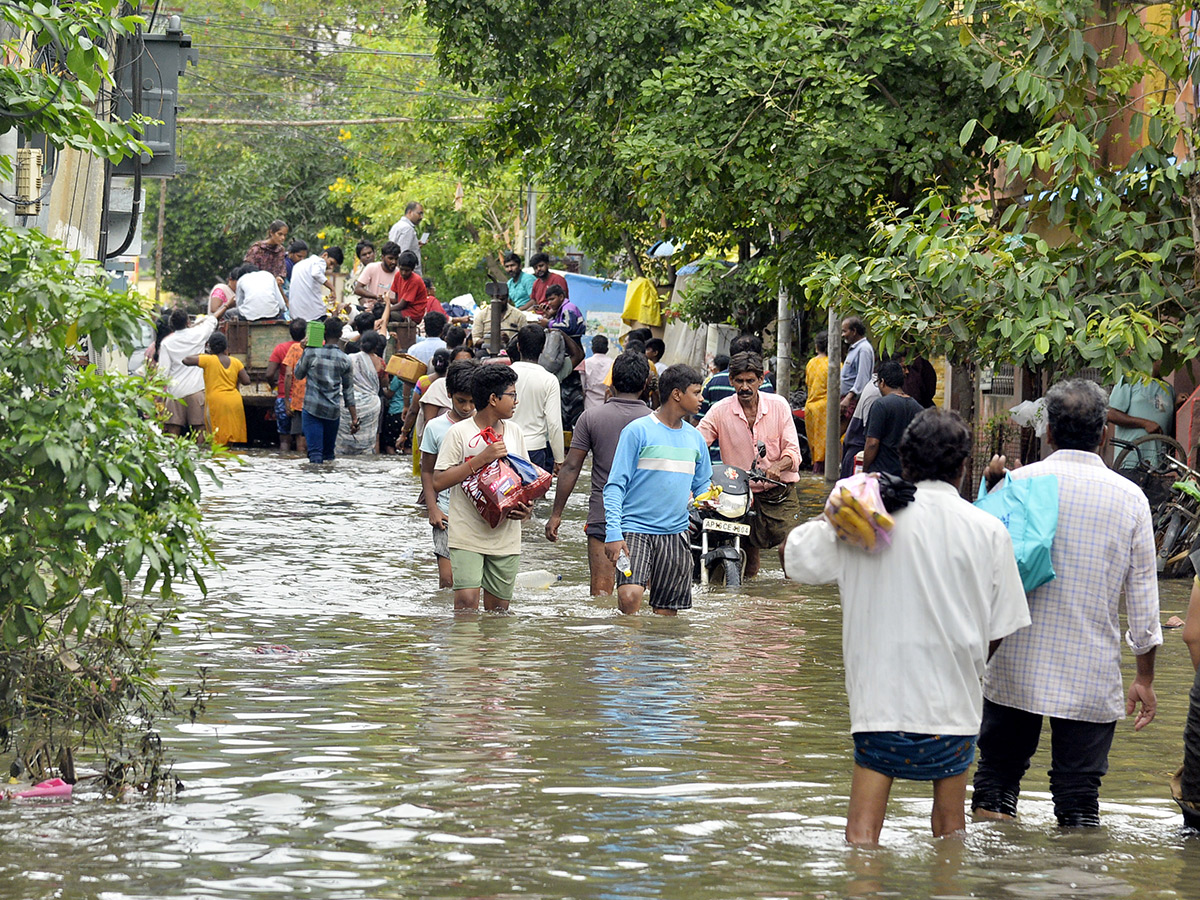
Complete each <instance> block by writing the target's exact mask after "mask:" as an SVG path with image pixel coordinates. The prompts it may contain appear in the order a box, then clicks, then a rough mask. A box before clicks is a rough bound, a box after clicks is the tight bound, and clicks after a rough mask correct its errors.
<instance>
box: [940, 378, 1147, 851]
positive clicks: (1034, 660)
mask: <svg viewBox="0 0 1200 900" xmlns="http://www.w3.org/2000/svg"><path fill="white" fill-rule="evenodd" d="M1046 412H1047V418H1048V421H1049V425H1048V429H1047V435H1046V439H1047V440H1048V441H1049V443H1050V446H1051V447H1053V448H1054V453H1052V454H1051V455H1050V456H1049V457H1047V458H1046V459H1045V460H1042V461H1041V462H1036V463H1033V464H1032V465H1028V466H1024V467H1022V468H1019V469H1016V470H1014V471H1013V472H1012V476H1013V478H1032V477H1033V476H1035V475H1054V476H1056V477H1057V479H1058V531H1057V533H1056V534H1055V537H1054V546H1053V548H1052V549H1051V559H1052V561H1053V563H1054V571H1055V573H1056V577H1055V578H1054V580H1053V581H1049V582H1047V583H1046V584H1044V585H1042V586H1041V587H1039V588H1037V589H1036V590H1033V591H1031V592H1030V593H1029V595H1028V599H1029V614H1030V617H1031V618H1032V620H1033V624H1031V625H1030V626H1029V627H1028V628H1023V629H1021V630H1020V631H1018V632H1016V633H1015V634H1012V635H1009V636H1008V637H1006V638H1005V639H1004V643H1002V644H1001V645H1000V647H999V649H998V650H997V651H996V653H995V655H994V656H992V658H991V661H990V662H989V663H988V667H987V673H986V675H985V676H984V680H983V696H984V704H983V724H982V726H981V727H980V731H979V768H978V769H977V770H976V772H975V791H974V794H973V796H972V800H971V809H972V810H973V811H974V813H975V815H976V817H977V818H990V819H1009V818H1014V817H1015V816H1016V814H1017V797H1018V795H1019V794H1020V790H1021V777H1022V776H1023V775H1024V774H1025V771H1026V770H1027V769H1028V768H1029V762H1030V759H1031V758H1032V757H1033V754H1034V751H1036V750H1037V745H1038V739H1039V737H1040V736H1041V731H1042V719H1043V717H1049V719H1050V741H1051V745H1050V746H1051V763H1050V793H1051V795H1052V796H1053V798H1054V814H1055V816H1056V817H1057V819H1058V824H1059V825H1060V826H1062V827H1079V826H1085V827H1086V826H1097V825H1099V824H1100V780H1101V778H1102V777H1103V776H1104V775H1105V774H1106V773H1107V771H1108V751H1109V748H1110V747H1111V746H1112V741H1113V735H1114V733H1115V731H1116V725H1117V720H1118V719H1120V718H1121V717H1122V716H1123V715H1132V714H1133V712H1134V711H1135V710H1136V709H1137V707H1138V706H1139V705H1140V706H1141V710H1140V711H1139V712H1138V715H1137V718H1136V719H1135V720H1134V723H1133V730H1134V731H1140V730H1141V729H1142V728H1144V727H1145V726H1146V725H1148V724H1150V722H1151V721H1153V719H1154V712H1155V705H1156V700H1155V697H1154V687H1153V682H1154V655H1155V651H1156V650H1157V648H1158V645H1159V644H1161V643H1162V629H1161V627H1160V626H1159V610H1158V580H1157V574H1156V571H1155V563H1154V531H1153V527H1152V526H1151V518H1150V505H1149V504H1148V503H1147V502H1146V498H1145V496H1143V494H1142V492H1141V491H1140V490H1139V489H1138V488H1137V486H1135V485H1134V483H1133V482H1132V481H1129V480H1127V479H1125V478H1123V477H1121V476H1120V475H1118V474H1117V473H1116V472H1113V471H1111V470H1110V469H1108V468H1107V467H1106V466H1105V465H1104V462H1103V461H1102V460H1101V459H1100V457H1099V455H1098V454H1097V451H1098V450H1099V448H1100V442H1101V439H1102V438H1103V435H1104V429H1105V424H1106V421H1107V414H1108V396H1107V395H1106V394H1105V392H1104V391H1103V389H1101V388H1100V386H1099V385H1097V384H1095V383H1094V382H1091V381H1086V380H1083V379H1077V380H1074V381H1065V382H1061V383H1059V384H1056V385H1055V386H1054V387H1052V388H1051V389H1050V390H1049V391H1048V392H1047V393H1046ZM986 474H987V476H988V480H989V483H992V482H994V481H996V480H998V479H999V478H1001V477H1003V474H1004V458H1003V457H996V458H994V459H993V460H992V463H991V465H989V466H988V469H987V473H986ZM932 562H933V561H932V560H931V563H932ZM1122 594H1124V597H1125V608H1126V616H1127V619H1128V625H1129V628H1128V631H1126V633H1125V635H1124V639H1125V641H1126V642H1127V643H1128V644H1129V647H1130V649H1132V650H1133V653H1134V656H1135V657H1136V660H1137V674H1136V676H1135V677H1134V679H1133V683H1132V684H1131V685H1130V686H1129V691H1128V693H1125V692H1124V691H1123V690H1122V683H1121V639H1122V635H1121V624H1120V616H1119V611H1118V605H1119V602H1120V599H1121V596H1122Z"/></svg>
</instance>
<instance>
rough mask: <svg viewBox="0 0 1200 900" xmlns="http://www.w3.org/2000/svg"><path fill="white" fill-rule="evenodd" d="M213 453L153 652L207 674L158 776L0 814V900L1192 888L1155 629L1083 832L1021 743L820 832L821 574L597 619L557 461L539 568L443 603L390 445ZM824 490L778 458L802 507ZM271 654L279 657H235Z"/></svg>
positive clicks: (536, 555)
mask: <svg viewBox="0 0 1200 900" xmlns="http://www.w3.org/2000/svg"><path fill="white" fill-rule="evenodd" d="M245 459H246V465H244V466H242V467H239V468H237V469H234V470H231V471H230V472H229V473H227V474H226V476H225V477H224V479H223V484H222V485H221V486H220V487H214V486H208V487H206V489H205V490H206V499H205V505H206V512H207V516H208V520H209V522H210V523H212V524H213V525H215V527H216V530H217V538H216V542H215V546H216V550H217V553H218V555H219V557H220V558H221V561H222V562H223V563H224V565H225V567H226V568H225V569H224V570H223V571H222V572H219V573H213V574H212V576H211V577H210V578H209V579H208V580H209V584H210V593H209V595H208V596H207V597H201V596H200V595H199V594H198V593H196V592H194V591H191V592H190V593H186V591H188V590H190V589H185V596H184V604H183V605H184V609H185V612H184V615H183V620H182V626H181V630H180V634H179V635H177V636H172V637H170V638H168V641H167V644H166V647H165V652H164V657H163V662H164V667H165V670H166V672H167V673H168V676H169V677H170V678H171V679H172V680H174V681H176V682H178V683H179V684H180V685H185V684H187V683H189V681H190V679H191V678H192V676H193V674H194V672H195V670H196V668H197V667H200V666H204V667H207V670H208V684H209V688H210V689H211V690H212V691H213V694H212V696H211V697H210V698H209V701H208V709H207V711H206V713H205V715H204V716H203V717H202V718H201V719H200V720H199V721H198V722H196V723H195V724H191V723H182V724H173V725H169V726H168V727H167V728H166V729H165V739H166V741H167V744H168V746H169V747H170V750H171V753H172V755H173V756H174V757H175V760H176V772H177V774H178V775H179V777H180V778H181V779H182V780H183V781H184V783H185V789H184V790H183V791H182V792H181V793H180V794H179V795H178V797H177V798H176V799H175V800H174V801H173V802H171V803H165V804H152V803H145V802H142V801H136V800H134V801H127V802H124V803H112V802H109V801H106V800H103V799H101V797H100V795H99V794H98V793H95V794H89V793H87V792H86V791H83V790H81V791H80V792H78V793H77V796H76V797H75V798H74V799H73V800H72V802H71V803H70V804H68V805H62V804H59V805H56V806H54V807H50V806H49V805H46V804H20V805H18V804H0V900H18V898H19V900H30V898H32V900H42V898H51V897H56V896H67V895H68V894H74V895H80V896H93V895H94V896H97V897H105V898H112V900H117V898H122V900H124V898H128V900H183V898H189V900H190V898H201V897H203V898H207V900H213V898H216V900H244V898H246V897H251V896H258V895H266V896H279V897H288V898H290V897H299V896H303V897H306V898H312V900H335V898H338V900H340V898H374V897H396V896H426V897H439V898H442V897H445V898H467V897H478V896H496V897H500V896H506V897H508V896H517V895H523V896H528V897H560V896H571V897H579V898H585V897H587V898H590V897H616V896H621V897H660V898H674V897H687V898H688V900H718V898H720V900H725V898H729V897H734V896H736V897H782V896H804V897H817V896H825V897H841V896H850V895H857V896H874V897H886V896H896V897H941V898H952V897H964V896H973V897H977V898H1002V897H1022V896H1025V897H1031V898H1032V897H1046V896H1050V897H1054V896H1058V897H1062V898H1074V897H1123V896H1142V895H1145V896H1154V895H1161V896H1169V895H1170V894H1171V892H1174V894H1175V895H1177V896H1181V897H1194V896H1196V893H1195V885H1196V884H1200V840H1195V839H1188V838H1185V837H1183V836H1182V835H1181V834H1180V832H1179V828H1178V822H1179V820H1178V817H1177V814H1176V812H1175V810H1174V809H1173V808H1172V807H1171V805H1170V803H1169V800H1168V797H1167V792H1166V788H1165V779H1166V770H1167V769H1169V768H1172V767H1173V765H1174V763H1173V762H1172V761H1173V760H1175V759H1177V758H1178V756H1179V747H1178V743H1179V739H1178V735H1179V733H1180V731H1181V730H1182V726H1183V717H1184V715H1185V713H1186V695H1187V690H1188V687H1189V686H1190V684H1191V680H1192V678H1191V672H1190V666H1189V665H1188V661H1187V656H1186V652H1185V649H1184V647H1183V646H1182V644H1181V642H1180V641H1179V639H1178V633H1177V632H1172V633H1168V634H1167V635H1166V639H1167V644H1166V645H1165V646H1164V647H1163V648H1161V649H1160V651H1159V657H1158V667H1159V672H1158V675H1157V677H1156V680H1155V687H1156V689H1157V691H1158V694H1159V701H1160V707H1159V721H1157V722H1155V723H1154V725H1153V726H1152V727H1151V728H1149V729H1146V730H1145V731H1144V732H1141V733H1139V734H1138V735H1137V736H1136V737H1135V736H1133V735H1132V732H1131V731H1130V730H1129V728H1128V727H1126V726H1127V723H1123V724H1122V725H1121V726H1119V727H1118V734H1117V739H1116V743H1115V744H1114V750H1113V756H1112V761H1111V767H1110V775H1109V776H1108V778H1107V779H1106V782H1105V790H1104V805H1103V807H1102V812H1103V816H1104V818H1105V823H1106V827H1105V828H1104V829H1101V830H1100V831H1099V832H1096V833H1093V834H1086V835H1080V834H1062V833H1059V832H1058V830H1057V829H1056V828H1055V826H1054V817H1053V807H1052V804H1051V802H1050V799H1049V795H1048V793H1047V782H1046V775H1045V771H1046V769H1047V767H1048V756H1047V752H1046V749H1045V748H1043V749H1042V750H1041V751H1040V752H1039V755H1038V757H1036V758H1035V761H1034V765H1033V767H1032V769H1031V771H1030V773H1029V774H1028V776H1027V780H1026V787H1027V791H1026V793H1025V795H1023V799H1022V807H1021V812H1022V817H1021V822H1019V823H1017V824H1016V825H1012V826H1001V827H998V826H995V825H991V824H983V825H972V826H970V828H969V831H968V834H967V836H966V838H965V839H964V840H962V841H954V842H946V841H940V842H939V841H935V840H933V839H932V838H931V837H930V835H929V795H930V794H929V787H928V785H916V784H911V783H903V782H898V783H897V784H896V785H895V786H894V788H893V800H892V803H891V805H890V806H889V820H888V823H887V826H886V827H885V829H884V834H883V840H884V843H885V848H884V849H881V850H876V851H854V850H848V849H847V847H846V845H845V841H844V838H843V829H844V828H845V812H846V797H847V792H848V789H849V777H850V771H851V765H852V750H851V744H850V740H849V735H848V725H849V723H848V720H847V712H846V708H845V706H846V704H845V691H844V685H843V677H844V673H843V671H842V668H841V655H840V654H841V622H840V607H839V605H838V603H837V598H836V595H835V592H834V591H833V590H831V589H829V588H811V589H810V588H804V589H800V588H796V587H794V586H790V585H788V584H786V583H785V582H783V581H782V580H781V579H780V577H779V573H778V564H777V562H776V561H775V560H773V559H771V558H770V555H769V554H768V555H766V556H765V557H764V561H765V565H766V572H765V574H764V577H761V578H760V579H758V580H757V581H756V582H755V584H754V585H753V587H752V589H751V590H747V591H745V592H743V593H738V592H725V591H718V590H707V591H700V592H698V593H697V596H696V606H695V608H694V609H693V610H692V611H691V612H689V613H687V614H686V615H685V616H683V617H682V618H681V619H680V620H678V621H665V620H662V619H660V618H658V617H654V616H650V615H648V614H647V615H642V616H637V617H621V616H619V615H618V613H617V612H616V610H615V604H614V603H613V601H612V600H611V598H600V599H592V598H590V597H589V596H588V585H587V580H588V576H587V566H586V558H585V553H586V544H585V538H584V535H583V529H582V526H583V521H584V515H585V507H586V489H587V479H586V477H585V478H584V479H581V483H580V488H579V489H578V490H577V492H576V494H575V495H574V496H573V497H572V499H571V501H570V503H569V504H568V507H567V512H566V515H565V517H564V522H563V526H562V531H561V534H562V536H563V539H562V540H561V541H560V542H559V543H557V544H548V543H547V542H546V541H545V540H544V539H543V538H541V537H540V536H539V533H540V530H541V528H542V527H543V524H544V518H545V515H546V512H547V510H546V509H544V508H543V509H542V510H541V511H540V512H539V516H540V518H541V519H542V523H531V524H530V525H528V526H527V527H526V529H525V540H526V541H527V554H526V558H525V559H524V560H523V565H524V566H525V567H527V568H546V569H549V570H550V571H553V572H556V573H561V574H562V576H563V579H562V582H561V583H560V585H558V586H556V587H555V588H554V589H552V590H549V591H545V592H538V593H536V594H522V595H518V597H517V598H516V600H515V601H514V604H513V611H514V614H513V615H512V616H508V617H495V616H487V615H476V616H467V617H457V618H456V617H455V616H454V615H452V613H451V611H450V604H451V601H450V597H449V596H448V594H447V592H444V591H439V590H438V589H437V570H436V566H435V564H434V562H433V560H432V559H431V558H430V554H429V553H428V539H429V538H428V524H427V523H426V522H425V520H424V518H423V517H422V516H421V514H420V513H419V512H418V509H417V507H416V506H415V500H416V495H417V485H416V483H415V482H414V481H413V480H412V478H411V475H410V474H408V473H407V472H406V467H407V466H408V465H409V464H410V463H409V460H407V459H405V458H402V459H359V460H339V461H338V462H337V463H335V464H334V465H332V466H330V467H327V468H324V469H317V468H315V467H313V468H307V467H301V466H299V465H298V464H297V463H296V462H294V461H280V460H279V459H277V458H276V457H275V456H274V455H271V454H259V453H249V454H247V455H246V457H245ZM824 493H825V488H824V485H823V483H821V482H818V481H816V480H813V479H804V480H802V482H801V499H802V503H803V504H805V509H806V511H807V512H808V513H811V512H815V511H816V510H817V509H818V508H819V506H820V503H821V502H822V501H823V497H824ZM543 506H544V504H543ZM239 548H254V550H253V552H242V551H241V550H239ZM1184 605H1186V586H1182V587H1176V586H1172V585H1165V586H1164V602H1163V607H1164V610H1166V609H1168V608H1170V609H1171V610H1172V611H1173V612H1178V611H1181V610H1182V608H1183V606H1184ZM277 646H282V647H285V648H288V649H290V650H292V651H296V652H276V653H255V652H254V648H256V647H277ZM331 742H332V743H331ZM1164 761H1166V762H1164Z"/></svg>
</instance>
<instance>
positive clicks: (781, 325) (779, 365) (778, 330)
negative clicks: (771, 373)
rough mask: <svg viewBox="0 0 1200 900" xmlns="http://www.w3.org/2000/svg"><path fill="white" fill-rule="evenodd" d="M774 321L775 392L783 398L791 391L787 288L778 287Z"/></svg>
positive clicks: (790, 315) (790, 334) (789, 311)
mask: <svg viewBox="0 0 1200 900" xmlns="http://www.w3.org/2000/svg"><path fill="white" fill-rule="evenodd" d="M777 316H778V318H777V319H776V322H775V392H776V393H777V394H779V396H781V397H783V398H784V399H785V400H786V399H787V398H788V395H790V394H791V393H792V304H791V297H790V296H789V295H788V290H787V288H785V287H783V285H780V287H779V310H778V313H777Z"/></svg>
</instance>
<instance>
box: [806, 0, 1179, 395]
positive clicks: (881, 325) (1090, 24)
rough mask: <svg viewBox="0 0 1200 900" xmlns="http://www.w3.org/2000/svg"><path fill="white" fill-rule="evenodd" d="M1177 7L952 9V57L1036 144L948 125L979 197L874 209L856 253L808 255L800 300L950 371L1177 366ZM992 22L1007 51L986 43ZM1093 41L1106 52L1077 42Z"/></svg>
mask: <svg viewBox="0 0 1200 900" xmlns="http://www.w3.org/2000/svg"><path fill="white" fill-rule="evenodd" d="M1184 12H1190V9H1185V8H1184V7H1183V5H1182V4H1155V5H1154V8H1153V10H1151V8H1150V6H1149V5H1147V6H1141V5H1137V4H1130V5H1127V6H1122V7H1121V8H1119V9H1115V10H1114V12H1113V19H1112V21H1107V22H1101V21H1097V20H1096V19H1095V18H1089V17H1094V16H1097V15H1098V10H1097V9H1096V8H1095V7H1094V6H1093V5H1092V4H1091V3H1084V2H1079V3H1070V4H1063V3H1051V2H1043V0H1035V2H1028V3H1026V2H1020V3H1017V2H1003V3H1000V4H998V5H995V6H990V7H989V8H988V10H987V13H986V15H985V14H984V13H983V11H982V10H977V8H976V5H975V3H973V2H968V3H967V4H965V6H964V8H963V10H962V11H961V15H960V18H958V19H957V24H958V27H959V28H960V33H961V36H962V41H963V43H964V45H966V46H969V47H970V48H971V50H972V52H974V53H975V54H976V55H977V56H978V57H979V59H980V60H981V62H986V64H987V68H986V70H985V78H986V81H987V83H989V84H993V85H995V87H996V89H998V90H999V91H1001V93H1002V95H1003V98H1004V99H1003V102H1004V104H1005V105H1006V107H1007V108H1008V109H1010V110H1020V109H1024V110H1027V111H1028V112H1029V113H1030V114H1031V115H1032V116H1033V117H1034V118H1035V120H1036V121H1037V122H1038V125H1039V127H1038V129H1037V131H1036V133H1034V134H1033V135H1031V136H1029V137H1028V138H1026V139H1024V140H1010V139H1005V138H1004V137H1003V136H1001V135H998V134H987V132H988V130H989V128H988V123H986V122H983V121H975V120H971V121H968V122H967V123H965V125H964V127H963V129H962V131H961V133H960V140H961V142H962V143H963V144H964V146H973V145H974V144H975V142H977V141H979V140H980V139H981V138H982V145H981V147H980V151H979V152H980V154H981V157H982V159H983V160H984V161H985V163H986V164H987V166H988V167H989V170H990V171H991V172H993V173H994V175H995V182H994V183H995V186H996V190H994V191H993V192H992V193H991V194H990V195H989V196H988V197H987V198H986V199H980V198H975V202H965V203H964V202H960V201H957V200H956V199H955V198H954V197H953V196H947V195H946V194H944V193H942V192H934V193H931V194H929V196H927V197H926V198H924V199H923V200H921V201H920V202H919V203H917V204H915V205H914V206H913V207H911V208H908V209H905V208H892V209H884V210H881V211H880V214H879V216H878V218H877V219H876V221H875V223H874V226H873V242H872V245H871V247H870V249H869V251H868V253H867V254H865V255H845V256H842V257H840V258H837V259H830V260H828V261H826V262H825V263H824V264H823V265H821V266H820V267H819V268H817V269H816V270H815V271H814V273H813V274H812V275H811V277H810V278H809V279H808V281H807V283H806V284H807V290H808V292H809V293H810V295H811V296H813V297H818V298H820V299H821V301H822V302H823V303H838V304H841V305H852V306H854V307H855V308H861V309H865V310H866V311H867V315H868V318H869V319H870V320H871V324H872V326H873V327H874V329H875V331H876V334H878V335H880V337H881V340H882V344H883V348H884V349H885V350H886V349H889V348H891V347H893V346H896V345H897V344H915V345H916V346H919V347H921V348H923V349H925V350H926V351H928V352H933V353H945V354H946V355H948V356H949V357H950V358H951V360H952V361H955V362H959V363H963V364H965V365H966V370H967V371H968V372H969V371H971V368H972V363H974V362H976V361H978V362H1010V363H1014V364H1016V365H1019V366H1025V367H1028V368H1032V369H1041V370H1045V371H1048V372H1050V373H1054V374H1061V373H1068V372H1071V371H1075V370H1077V369H1079V368H1081V367H1085V366H1096V367H1099V368H1100V369H1102V370H1104V371H1109V372H1113V373H1118V372H1129V373H1142V374H1147V373H1149V372H1150V370H1151V368H1152V365H1153V363H1154V361H1156V360H1160V359H1161V360H1163V361H1164V362H1165V363H1166V366H1165V368H1166V370H1168V371H1170V370H1171V369H1172V368H1174V367H1176V366H1178V365H1180V364H1181V363H1183V362H1186V361H1187V360H1190V359H1192V358H1194V357H1195V356H1196V355H1197V344H1196V338H1197V323H1198V321H1200V320H1198V318H1197V316H1198V313H1197V311H1196V303H1195V290H1196V287H1195V285H1196V280H1195V279H1196V271H1197V259H1196V253H1195V246H1196V243H1195V235H1196V234H1197V233H1200V228H1198V222H1200V217H1198V216H1197V212H1198V206H1200V204H1198V202H1197V200H1198V198H1200V173H1198V172H1197V169H1196V163H1195V152H1194V151H1195V147H1196V142H1197V134H1196V128H1195V121H1194V112H1193V111H1192V110H1191V109H1190V108H1189V107H1187V106H1186V103H1183V104H1182V106H1183V108H1184V109H1185V110H1186V112H1185V115H1184V117H1183V118H1181V117H1180V116H1179V114H1178V113H1177V112H1176V105H1175V101H1176V100H1177V99H1178V98H1179V97H1180V91H1181V89H1182V88H1183V87H1184V85H1185V84H1186V83H1187V82H1188V79H1189V78H1190V77H1192V76H1193V75H1194V68H1193V66H1194V60H1192V59H1190V58H1189V55H1188V53H1186V52H1185V49H1184V47H1183V46H1182V44H1181V40H1180V35H1181V29H1180V16H1181V14H1183V13H1184ZM1191 14H1192V15H1194V12H1193V13H1191ZM997 21H999V22H1004V23H1009V22H1011V23H1015V24H1016V25H1017V26H1019V27H1020V29H1021V30H1022V31H1023V33H1024V34H1025V39H1024V40H1021V41H1013V40H1011V39H1008V38H1007V37H1006V38H1005V39H1001V37H1000V36H998V35H997V33H996V31H995V24H994V23H996V22H997ZM1147 21H1149V22H1150V23H1151V24H1149V25H1148V24H1147ZM1106 32H1107V33H1112V34H1115V35H1116V37H1115V38H1114V39H1113V41H1112V42H1111V45H1109V46H1104V47H1101V48H1099V49H1098V48H1097V47H1096V46H1094V45H1093V44H1092V43H1091V42H1090V39H1091V36H1092V35H1094V34H1104V33H1106ZM1125 141H1129V142H1132V144H1133V146H1134V148H1135V149H1134V150H1133V152H1132V153H1130V154H1129V156H1128V159H1125V158H1124V157H1122V156H1121V154H1120V147H1121V146H1122V143H1123V142H1125ZM1181 146H1182V147H1183V148H1185V149H1186V156H1185V157H1184V158H1182V159H1181V158H1178V157H1177V153H1178V150H1179V148H1180V147H1181Z"/></svg>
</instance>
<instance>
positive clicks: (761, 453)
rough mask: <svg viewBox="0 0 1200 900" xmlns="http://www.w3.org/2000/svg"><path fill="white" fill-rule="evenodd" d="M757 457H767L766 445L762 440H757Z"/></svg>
mask: <svg viewBox="0 0 1200 900" xmlns="http://www.w3.org/2000/svg"><path fill="white" fill-rule="evenodd" d="M758 458H759V459H766V458H767V445H766V444H765V443H764V442H763V441H759V442H758Z"/></svg>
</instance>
